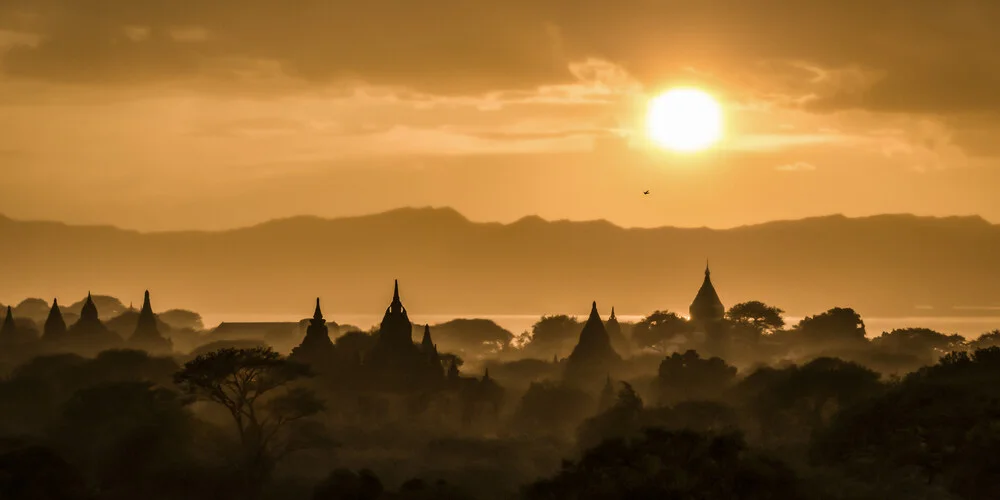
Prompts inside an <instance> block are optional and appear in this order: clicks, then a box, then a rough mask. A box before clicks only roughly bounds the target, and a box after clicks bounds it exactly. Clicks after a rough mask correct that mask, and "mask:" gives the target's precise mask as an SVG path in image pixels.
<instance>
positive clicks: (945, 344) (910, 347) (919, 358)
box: [872, 328, 966, 367]
mask: <svg viewBox="0 0 1000 500" xmlns="http://www.w3.org/2000/svg"><path fill="white" fill-rule="evenodd" d="M965 343H966V342H965V338H964V337H962V336H961V335H958V334H954V335H945V334H943V333H939V332H936V331H934V330H931V329H928V328H902V329H896V330H893V331H891V332H888V333H885V332H883V333H882V335H880V336H878V337H876V338H874V339H872V345H873V347H875V348H877V349H881V350H883V351H886V352H889V353H893V354H902V355H907V356H911V357H913V359H914V364H915V365H916V366H915V367H919V366H924V365H932V364H934V363H936V362H937V360H938V359H939V358H940V357H941V356H944V355H945V354H948V353H950V352H952V351H958V350H964V349H965Z"/></svg>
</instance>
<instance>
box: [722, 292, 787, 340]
mask: <svg viewBox="0 0 1000 500" xmlns="http://www.w3.org/2000/svg"><path fill="white" fill-rule="evenodd" d="M784 312H785V311H782V310H781V309H779V308H777V307H773V306H769V305H767V304H765V303H763V302H760V301H757V300H753V301H750V302H741V303H739V304H736V305H734V306H733V307H730V308H729V311H727V312H726V319H728V320H730V321H732V322H734V323H739V324H742V325H747V326H750V327H752V328H753V329H755V330H757V331H758V332H760V333H763V334H769V333H773V332H774V331H775V330H780V329H781V328H783V327H784V326H785V320H784V318H782V317H781V315H782V314H784Z"/></svg>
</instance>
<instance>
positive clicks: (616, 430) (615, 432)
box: [577, 382, 643, 449]
mask: <svg viewBox="0 0 1000 500" xmlns="http://www.w3.org/2000/svg"><path fill="white" fill-rule="evenodd" d="M642 417H643V403H642V398H641V397H639V394H638V393H636V392H635V389H633V388H632V385H631V384H629V383H628V382H620V389H619V390H618V394H617V396H616V399H615V402H614V404H613V405H612V406H611V407H610V408H608V409H607V410H606V411H604V412H602V413H600V414H599V415H596V416H594V417H592V418H589V419H587V420H586V421H584V422H583V424H581V425H580V429H579V431H578V432H577V444H578V446H580V447H581V448H584V449H587V448H591V447H593V446H596V445H598V444H599V443H600V442H601V441H604V440H606V439H609V438H617V437H620V438H625V437H630V436H632V435H634V434H636V433H638V432H639V431H640V422H641V419H642Z"/></svg>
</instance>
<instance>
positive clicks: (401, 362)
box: [363, 280, 444, 391]
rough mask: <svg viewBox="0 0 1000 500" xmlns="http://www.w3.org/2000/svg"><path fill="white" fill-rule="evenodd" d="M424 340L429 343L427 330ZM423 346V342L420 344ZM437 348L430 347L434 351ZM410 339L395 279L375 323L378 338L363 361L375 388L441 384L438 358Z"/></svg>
mask: <svg viewBox="0 0 1000 500" xmlns="http://www.w3.org/2000/svg"><path fill="white" fill-rule="evenodd" d="M424 333H425V335H424V337H425V340H426V342H427V344H429V345H430V346H433V341H431V339H430V329H429V328H427V329H425V332H424ZM422 345H423V344H422ZM436 351H437V349H436V348H434V349H433V353H434V354H436ZM429 354H430V353H428V352H426V351H425V349H422V348H421V347H420V346H418V345H417V344H415V343H414V342H413V324H412V323H410V318H409V316H407V314H406V308H405V307H403V302H402V301H401V300H400V299H399V281H398V280H397V281H396V283H395V286H394V289H393V292H392V302H390V303H389V307H387V308H386V310H385V315H384V316H383V317H382V323H381V324H380V325H379V330H378V338H377V339H376V340H375V345H374V346H373V347H372V350H371V352H369V353H368V356H367V358H366V359H364V361H363V363H364V365H365V368H366V370H367V371H368V376H369V379H370V380H371V381H372V383H374V384H375V385H376V388H378V389H383V390H388V391H410V390H420V389H428V388H432V387H437V386H439V385H441V383H442V382H443V380H444V372H443V370H442V368H441V362H440V360H437V361H434V360H433V357H434V356H430V355H429Z"/></svg>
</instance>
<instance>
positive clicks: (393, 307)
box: [389, 280, 403, 314]
mask: <svg viewBox="0 0 1000 500" xmlns="http://www.w3.org/2000/svg"><path fill="white" fill-rule="evenodd" d="M402 311H403V302H402V301H400V300H399V280H394V285H393V288H392V303H391V304H389V312H391V313H393V314H399V313H400V312H402Z"/></svg>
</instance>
